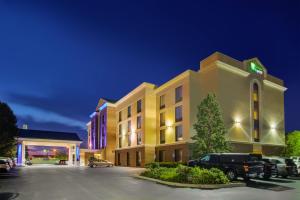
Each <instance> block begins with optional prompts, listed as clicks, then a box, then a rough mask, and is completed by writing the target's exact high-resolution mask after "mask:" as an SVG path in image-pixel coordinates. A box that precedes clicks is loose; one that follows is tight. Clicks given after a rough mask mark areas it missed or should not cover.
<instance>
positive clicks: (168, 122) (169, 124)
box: [166, 120, 173, 128]
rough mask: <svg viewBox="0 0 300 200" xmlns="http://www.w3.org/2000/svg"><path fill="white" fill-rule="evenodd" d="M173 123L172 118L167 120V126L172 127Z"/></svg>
mask: <svg viewBox="0 0 300 200" xmlns="http://www.w3.org/2000/svg"><path fill="white" fill-rule="evenodd" d="M172 126H173V123H172V122H171V121H170V120H166V127H167V128H172Z"/></svg>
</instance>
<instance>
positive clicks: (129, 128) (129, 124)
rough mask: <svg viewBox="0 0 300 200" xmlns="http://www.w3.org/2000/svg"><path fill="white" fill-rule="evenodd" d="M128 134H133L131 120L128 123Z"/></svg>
mask: <svg viewBox="0 0 300 200" xmlns="http://www.w3.org/2000/svg"><path fill="white" fill-rule="evenodd" d="M127 132H128V133H130V132H131V121H130V120H129V121H128V122H127Z"/></svg>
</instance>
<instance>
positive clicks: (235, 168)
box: [188, 153, 264, 181]
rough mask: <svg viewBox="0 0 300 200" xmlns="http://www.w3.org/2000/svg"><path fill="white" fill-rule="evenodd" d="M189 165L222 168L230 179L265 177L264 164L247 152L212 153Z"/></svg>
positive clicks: (190, 162)
mask: <svg viewBox="0 0 300 200" xmlns="http://www.w3.org/2000/svg"><path fill="white" fill-rule="evenodd" d="M188 165H189V166H199V167H202V168H207V169H209V168H218V169H220V170H222V171H223V172H224V173H225V174H226V175H227V177H228V179H229V180H230V181H232V180H235V179H236V178H237V177H242V178H244V180H249V179H250V178H257V177H263V175H264V165H263V162H261V161H259V160H258V158H257V157H256V156H253V155H251V154H246V153H210V154H207V155H205V156H204V157H202V158H200V159H197V160H193V161H189V162H188Z"/></svg>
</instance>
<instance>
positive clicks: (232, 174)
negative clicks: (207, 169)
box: [226, 169, 236, 181]
mask: <svg viewBox="0 0 300 200" xmlns="http://www.w3.org/2000/svg"><path fill="white" fill-rule="evenodd" d="M226 176H227V178H228V179H229V181H233V180H235V179H236V173H235V171H234V170H232V169H230V170H228V171H227V172H226Z"/></svg>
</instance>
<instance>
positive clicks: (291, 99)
mask: <svg viewBox="0 0 300 200" xmlns="http://www.w3.org/2000/svg"><path fill="white" fill-rule="evenodd" d="M0 26H1V29H0V69H1V70H0V101H4V102H7V103H8V104H9V105H10V106H11V108H12V109H13V110H14V112H15V114H16V115H17V117H18V123H19V125H21V124H23V123H27V124H29V128H32V129H46V130H57V131H72V132H79V133H81V136H82V135H83V133H84V129H85V124H86V122H87V121H88V120H89V115H90V114H91V113H92V112H93V110H94V109H95V107H96V105H97V102H98V99H99V98H100V97H106V98H110V99H119V98H120V97H122V96H124V95H125V94H127V93H128V92H129V91H131V90H132V89H134V88H135V87H137V86H138V85H139V84H141V83H142V82H151V83H154V84H157V85H160V84H162V83H164V82H166V81H167V80H169V79H170V78H172V77H174V76H176V75H178V74H179V73H181V72H183V71H185V70H187V69H192V70H198V69H199V62H200V60H201V59H203V58H205V57H207V56H209V55H210V54H212V53H213V52H215V51H220V52H222V53H224V54H227V55H229V56H231V57H233V58H236V59H238V60H244V59H249V58H252V57H258V58H259V59H260V61H261V62H262V63H263V64H264V65H265V66H266V67H267V69H268V72H269V73H270V74H272V75H274V76H276V77H278V78H281V79H283V80H284V81H285V85H286V87H287V88H288V90H287V92H286V96H285V105H286V107H285V110H286V131H287V132H289V131H292V130H295V129H300V127H299V119H298V115H299V113H300V106H299V102H300V92H299V91H300V89H299V86H300V78H299V74H300V73H299V72H300V64H299V59H300V1H297V0H295V1H289V0H284V1H283V0H282V1H275V0H270V1H268V0H264V1H259V0H249V1H246V0H243V1H238V0H235V1H231V0H226V1H225V0H224V1H212V0H209V1H161V0H160V1H154V0H151V1H141V0H139V1H124V0H123V1H114V0H111V1H99V0H98V1H96V0H95V1H62V0H58V1H54V0H51V1H24V0H21V1H14V0H0Z"/></svg>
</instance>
